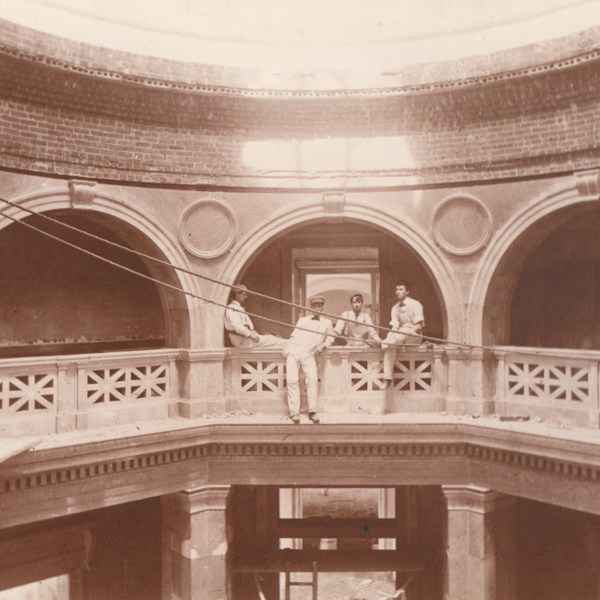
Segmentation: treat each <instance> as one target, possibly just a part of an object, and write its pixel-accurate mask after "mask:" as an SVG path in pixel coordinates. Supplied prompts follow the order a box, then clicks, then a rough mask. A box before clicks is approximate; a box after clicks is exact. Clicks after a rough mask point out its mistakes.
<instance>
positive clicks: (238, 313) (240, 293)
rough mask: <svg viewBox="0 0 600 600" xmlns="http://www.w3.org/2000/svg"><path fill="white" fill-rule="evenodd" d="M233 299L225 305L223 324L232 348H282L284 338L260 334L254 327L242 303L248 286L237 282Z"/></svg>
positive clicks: (246, 295) (245, 298) (244, 301)
mask: <svg viewBox="0 0 600 600" xmlns="http://www.w3.org/2000/svg"><path fill="white" fill-rule="evenodd" d="M233 295H234V299H233V300H232V301H231V302H230V303H229V304H228V305H227V308H226V309H225V316H224V317H223V324H224V325H225V329H226V330H227V332H228V334H229V340H230V341H231V344H232V346H233V347H234V348H283V345H284V344H285V342H286V340H284V339H283V338H280V337H277V336H275V335H261V334H259V333H257V332H256V330H255V329H254V324H253V323H252V319H251V318H250V317H249V315H248V314H247V313H246V309H245V308H244V305H245V304H246V300H247V299H248V288H247V287H246V286H245V285H243V284H241V283H239V284H236V285H235V286H234V287H233Z"/></svg>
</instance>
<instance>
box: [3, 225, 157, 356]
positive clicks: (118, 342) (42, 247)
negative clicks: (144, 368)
mask: <svg viewBox="0 0 600 600" xmlns="http://www.w3.org/2000/svg"><path fill="white" fill-rule="evenodd" d="M61 219H63V220H64V222H67V223H69V224H70V225H73V226H76V227H78V228H81V229H85V230H86V231H89V232H91V233H94V234H96V235H99V236H101V237H103V238H106V239H109V240H111V241H114V242H117V243H119V244H121V245H127V244H126V243H125V242H124V241H123V240H122V239H120V238H119V237H117V236H116V235H115V234H114V233H112V232H111V231H110V230H108V229H106V228H105V227H102V226H100V225H98V224H96V223H93V222H91V221H90V220H88V219H85V218H84V217H81V216H78V215H68V216H65V215H62V216H61ZM26 220H27V222H28V223H31V224H33V225H35V226H36V227H39V228H41V229H44V230H47V231H50V232H51V233H53V234H55V235H57V236H58V237H60V238H62V239H66V240H68V241H69V242H71V243H73V244H76V245H78V246H82V247H84V248H86V249H88V250H90V251H92V252H94V253H96V254H99V255H101V256H104V257H106V258H108V259H110V260H113V261H115V262H119V263H121V264H124V265H125V266H127V267H129V268H130V269H133V270H135V271H138V272H141V273H144V274H146V275H148V271H147V269H146V267H145V266H144V264H143V263H142V261H141V260H140V259H139V258H137V257H136V256H133V255H131V254H129V253H126V252H123V251H121V250H119V249H116V248H110V247H107V246H106V245H105V244H102V243H101V242H97V241H94V240H91V239H89V238H87V237H85V236H83V235H81V234H78V233H77V232H73V231H70V230H67V229H65V228H62V227H60V226H58V225H54V224H52V223H49V222H48V221H47V220H43V219H41V218H40V217H29V218H28V219H26ZM0 255H1V256H2V259H3V260H2V268H1V269H0V290H2V295H1V296H0V324H1V327H0V356H1V357H8V356H28V355H44V354H45V355H48V354H72V353H79V352H82V353H83V352H97V351H104V350H117V349H133V348H156V347H161V346H163V345H164V343H165V325H164V317H163V311H162V306H161V301H160V298H159V295H158V292H157V290H156V287H155V285H154V284H153V283H152V282H150V281H147V280H144V279H142V278H139V277H136V276H135V275H133V274H130V273H127V272H126V271H123V270H121V269H118V268H116V267H114V266H111V265H109V264H106V263H103V262H101V261H100V260H98V259H96V258H93V257H90V256H88V255H86V254H83V253H81V252H79V251H78V250H75V249H73V248H70V247H68V246H65V245H63V244H61V243H60V242H58V241H55V240H53V239H50V238H48V237H45V236H43V235H42V234H39V233H38V232H36V231H33V230H31V229H27V228H25V227H23V226H21V225H19V224H18V223H14V224H12V225H9V226H7V227H6V228H4V229H2V230H1V231H0Z"/></svg>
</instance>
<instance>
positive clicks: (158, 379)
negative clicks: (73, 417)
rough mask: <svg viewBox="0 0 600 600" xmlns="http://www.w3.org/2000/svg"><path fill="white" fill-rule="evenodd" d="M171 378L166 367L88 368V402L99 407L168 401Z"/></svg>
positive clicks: (159, 365)
mask: <svg viewBox="0 0 600 600" xmlns="http://www.w3.org/2000/svg"><path fill="white" fill-rule="evenodd" d="M168 376H169V371H168V365H166V364H150V365H140V366H129V367H118V368H101V369H88V370H86V397H85V401H86V403H88V404H89V405H99V404H110V403H111V402H136V401H139V400H150V399H155V398H165V397H167V395H168Z"/></svg>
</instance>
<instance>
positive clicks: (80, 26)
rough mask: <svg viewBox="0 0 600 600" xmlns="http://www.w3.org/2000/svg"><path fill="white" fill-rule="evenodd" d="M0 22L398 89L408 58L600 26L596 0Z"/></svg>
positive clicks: (46, 10) (5, 12)
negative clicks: (397, 85)
mask: <svg viewBox="0 0 600 600" xmlns="http://www.w3.org/2000/svg"><path fill="white" fill-rule="evenodd" d="M0 18H1V19H4V20H5V22H6V21H7V22H10V23H12V24H16V25H19V26H24V27H28V28H31V29H33V30H37V31H40V32H45V33H47V34H51V35H52V36H57V37H59V38H62V39H64V40H71V41H73V42H79V43H84V44H90V45H92V46H96V47H102V48H109V49H111V50H118V51H122V52H128V53H132V54H134V55H138V56H144V57H154V58H156V59H163V60H164V59H168V60H170V61H179V62H185V63H193V64H196V65H198V64H201V65H211V66H222V67H224V68H231V69H246V70H248V69H253V70H255V71H256V73H255V80H254V81H253V82H250V85H249V86H248V87H262V88H283V89H291V88H296V89H303V88H313V89H314V88H350V87H360V86H365V87H385V86H389V85H396V84H397V83H398V82H397V79H398V78H399V77H400V78H401V77H402V75H403V74H405V73H406V72H407V71H410V70H411V69H414V65H423V64H432V63H440V62H443V63H445V62H446V61H457V60H458V59H469V58H472V57H479V62H478V65H479V67H478V68H479V71H480V72H482V71H484V70H485V68H486V67H485V65H486V64H487V65H488V66H487V68H488V71H489V63H490V59H489V55H490V54H491V53H502V52H507V51H511V50H512V51H513V52H514V49H515V48H522V47H529V48H533V49H534V50H533V51H531V50H530V51H529V52H528V53H525V55H521V56H520V58H519V57H516V58H515V57H513V59H512V62H513V63H514V66H516V67H523V66H529V65H531V64H539V63H541V62H544V61H545V60H554V59H556V58H557V56H556V53H554V54H552V53H550V54H549V52H550V51H549V48H550V47H551V46H552V47H554V46H555V44H554V46H553V45H552V44H551V43H549V42H550V41H551V40H557V39H566V38H568V37H569V36H573V35H575V34H577V33H579V32H582V31H586V30H588V31H590V28H594V27H597V26H600V2H598V0H594V1H589V0H527V1H523V0H503V1H502V2H499V1H498V0H418V1H417V2H409V1H407V0H370V1H369V2H360V1H359V0H328V1H327V2H323V0H251V1H250V0H169V1H168V2H165V1H164V0H125V1H124V0H102V1H101V2H99V1H98V0H2V1H1V2H0ZM593 37H594V39H597V37H596V36H593ZM571 45H572V46H573V47H572V48H571V49H570V50H569V52H571V53H575V54H576V53H577V51H580V50H581V49H582V48H581V46H582V42H580V41H578V42H575V43H571ZM585 45H586V44H585V43H584V44H583V46H585ZM71 54H72V53H71ZM482 57H484V58H483V59H482ZM485 57H487V58H485ZM449 75H450V76H451V75H452V74H451V73H449ZM459 76H460V74H459ZM390 78H392V79H394V78H395V80H393V81H392V80H390ZM247 83H248V82H247Z"/></svg>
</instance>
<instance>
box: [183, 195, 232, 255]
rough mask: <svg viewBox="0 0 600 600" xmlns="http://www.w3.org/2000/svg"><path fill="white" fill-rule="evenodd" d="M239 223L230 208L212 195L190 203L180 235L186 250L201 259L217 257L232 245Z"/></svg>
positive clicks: (185, 211) (184, 214) (184, 215)
mask: <svg viewBox="0 0 600 600" xmlns="http://www.w3.org/2000/svg"><path fill="white" fill-rule="evenodd" d="M236 230H237V223H236V221H235V217H234V216H233V213H232V212H231V210H230V209H229V207H228V206H227V205H226V204H225V203H223V202H221V201H220V200H213V199H212V198H208V199H204V200H197V201H196V202H194V203H193V204H190V205H189V206H188V207H187V208H186V209H185V210H184V211H183V213H182V215H181V218H180V219H179V237H180V239H181V243H182V244H183V245H184V246H185V248H186V250H187V251H188V252H190V253H191V254H193V255H194V256H199V257H200V258H215V257H217V256H221V254H224V253H225V252H227V250H229V248H231V246H232V245H233V242H234V241H235V235H236Z"/></svg>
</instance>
